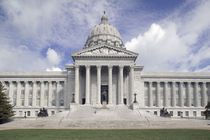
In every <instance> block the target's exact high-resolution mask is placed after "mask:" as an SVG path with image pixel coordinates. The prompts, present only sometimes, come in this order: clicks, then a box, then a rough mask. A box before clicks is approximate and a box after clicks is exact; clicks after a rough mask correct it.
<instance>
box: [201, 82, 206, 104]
mask: <svg viewBox="0 0 210 140" xmlns="http://www.w3.org/2000/svg"><path fill="white" fill-rule="evenodd" d="M206 105H207V94H206V82H203V83H202V107H205V106H206Z"/></svg>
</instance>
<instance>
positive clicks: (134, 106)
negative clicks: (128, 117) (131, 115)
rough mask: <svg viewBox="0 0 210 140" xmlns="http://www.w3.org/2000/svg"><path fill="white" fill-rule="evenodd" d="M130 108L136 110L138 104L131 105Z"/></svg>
mask: <svg viewBox="0 0 210 140" xmlns="http://www.w3.org/2000/svg"><path fill="white" fill-rule="evenodd" d="M130 107H131V109H133V110H136V109H138V108H139V104H138V103H132V104H131V106H130Z"/></svg>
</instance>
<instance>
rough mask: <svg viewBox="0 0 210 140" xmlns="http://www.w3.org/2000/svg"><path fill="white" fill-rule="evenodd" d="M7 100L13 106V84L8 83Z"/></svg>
mask: <svg viewBox="0 0 210 140" xmlns="http://www.w3.org/2000/svg"><path fill="white" fill-rule="evenodd" d="M9 100H10V103H11V104H13V82H12V81H9Z"/></svg>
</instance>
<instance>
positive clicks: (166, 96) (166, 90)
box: [164, 82, 169, 107]
mask: <svg viewBox="0 0 210 140" xmlns="http://www.w3.org/2000/svg"><path fill="white" fill-rule="evenodd" d="M168 94H169V93H168V82H164V106H165V107H168V106H169V105H168V104H169V103H168Z"/></svg>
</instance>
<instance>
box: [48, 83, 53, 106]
mask: <svg viewBox="0 0 210 140" xmlns="http://www.w3.org/2000/svg"><path fill="white" fill-rule="evenodd" d="M52 92H53V91H52V81H49V90H48V107H51V106H52Z"/></svg>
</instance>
